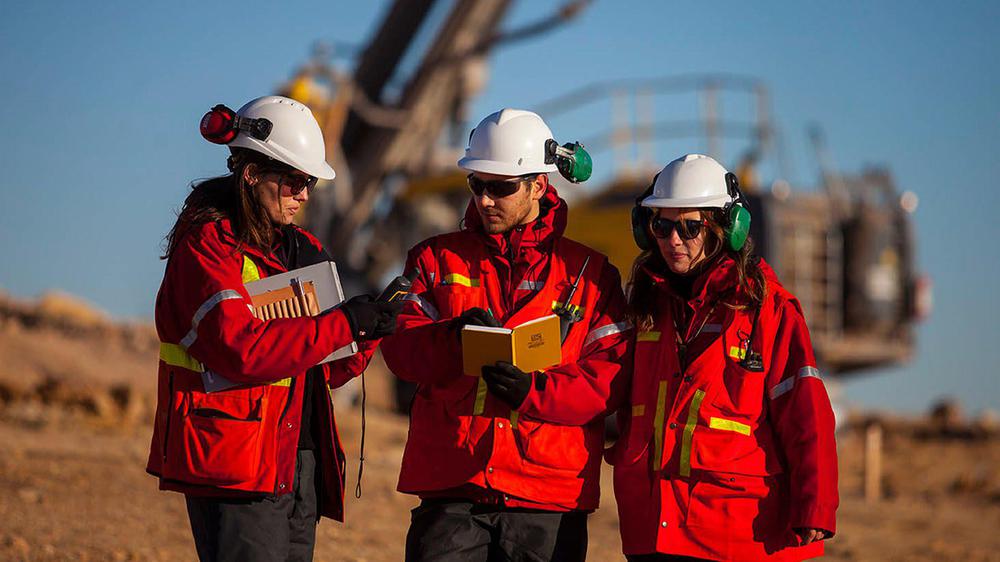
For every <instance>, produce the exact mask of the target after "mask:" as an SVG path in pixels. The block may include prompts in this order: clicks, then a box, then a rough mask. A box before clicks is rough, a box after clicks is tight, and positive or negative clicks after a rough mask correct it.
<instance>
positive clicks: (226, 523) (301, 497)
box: [186, 450, 319, 562]
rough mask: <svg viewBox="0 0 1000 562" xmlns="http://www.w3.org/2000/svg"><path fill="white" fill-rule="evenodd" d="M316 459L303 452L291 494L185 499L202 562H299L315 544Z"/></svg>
mask: <svg viewBox="0 0 1000 562" xmlns="http://www.w3.org/2000/svg"><path fill="white" fill-rule="evenodd" d="M315 474H316V456H315V453H314V452H313V451H309V450H299V452H298V456H297V458H296V463H295V482H294V484H293V486H292V493H290V494H285V495H282V496H268V497H262V498H252V499H243V498H240V499H231V498H202V497H194V496H186V497H187V510H188V518H189V519H190V520H191V531H192V532H193V533H194V543H195V547H196V548H197V550H198V558H199V559H200V560H201V562H279V561H280V562H292V561H295V562H299V561H309V560H312V557H313V547H314V546H315V544H316V523H317V521H318V519H319V516H318V511H317V506H316V477H315Z"/></svg>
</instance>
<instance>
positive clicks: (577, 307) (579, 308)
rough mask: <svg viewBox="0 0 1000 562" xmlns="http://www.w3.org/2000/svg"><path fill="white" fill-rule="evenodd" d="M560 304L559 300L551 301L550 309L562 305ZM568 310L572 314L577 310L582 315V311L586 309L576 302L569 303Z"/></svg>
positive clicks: (555, 308)
mask: <svg viewBox="0 0 1000 562" xmlns="http://www.w3.org/2000/svg"><path fill="white" fill-rule="evenodd" d="M562 305H563V303H561V302H559V301H552V310H557V309H559V308H560V307H562ZM569 311H570V312H572V313H573V314H576V313H577V312H579V313H580V315H581V316H582V315H583V313H584V311H586V309H585V308H583V307H582V306H580V305H578V304H571V305H569Z"/></svg>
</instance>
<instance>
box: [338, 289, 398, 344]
mask: <svg viewBox="0 0 1000 562" xmlns="http://www.w3.org/2000/svg"><path fill="white" fill-rule="evenodd" d="M340 309H341V310H343V311H344V315H345V316H347V322H348V323H350V325H351V333H352V334H354V339H355V341H364V340H377V339H379V338H383V337H385V336H388V335H391V334H393V333H395V331H396V317H397V316H399V312H400V311H401V310H403V301H402V300H401V299H400V300H396V301H393V302H377V301H375V300H374V299H372V297H371V295H358V296H356V297H352V298H351V299H350V300H348V301H347V302H345V303H344V304H342V305H340Z"/></svg>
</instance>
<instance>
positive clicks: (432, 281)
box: [431, 271, 437, 285]
mask: <svg viewBox="0 0 1000 562" xmlns="http://www.w3.org/2000/svg"><path fill="white" fill-rule="evenodd" d="M435 277H437V272H435V271H432V272H431V285H433V284H434V278H435Z"/></svg>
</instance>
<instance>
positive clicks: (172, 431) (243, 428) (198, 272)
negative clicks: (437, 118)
mask: <svg viewBox="0 0 1000 562" xmlns="http://www.w3.org/2000/svg"><path fill="white" fill-rule="evenodd" d="M201 131H202V134H203V135H204V136H205V138H206V139H208V140H210V141H212V142H216V143H218V144H225V145H228V147H229V149H230V156H229V159H228V161H227V165H228V168H229V172H230V173H229V174H227V175H224V176H220V177H217V178H213V179H209V180H206V181H203V182H200V183H198V184H196V185H195V186H194V189H193V191H192V192H191V194H190V195H189V196H188V197H187V200H186V201H185V202H184V206H183V208H182V209H181V212H180V214H179V216H178V218H177V222H176V224H175V225H174V227H173V228H172V229H171V231H170V233H169V234H168V235H167V249H166V255H165V256H164V258H165V259H166V260H167V266H166V271H165V273H164V277H163V283H162V285H161V286H160V291H159V294H158V295H157V299H156V328H157V332H158V333H159V336H160V342H161V343H160V362H159V387H158V394H157V407H156V417H155V420H154V429H153V439H152V445H151V447H150V454H149V462H148V464H147V470H148V471H149V472H150V473H151V474H153V475H155V476H157V477H159V479H160V488H161V489H164V490H173V491H178V492H182V493H184V494H185V496H186V499H187V509H188V515H189V518H190V521H191V528H192V531H193V533H194V538H195V545H196V547H197V551H198V556H199V557H200V558H201V560H203V561H210V560H211V561H214V560H240V561H246V560H260V561H271V560H282V561H284V560H311V559H312V552H313V544H314V542H315V532H316V523H317V522H318V520H319V518H320V516H327V517H332V518H334V519H337V520H343V493H344V454H343V451H342V449H341V446H340V440H339V438H338V436H337V427H336V423H335V421H334V415H333V403H332V401H331V400H330V394H331V392H332V389H334V388H336V387H338V386H340V385H342V384H344V383H345V382H347V381H348V380H349V379H351V378H352V377H355V376H357V375H358V374H360V373H361V372H362V371H363V370H364V369H365V367H366V366H367V364H368V360H369V359H370V358H371V355H372V353H373V351H374V349H375V346H376V345H377V343H378V340H379V338H381V337H382V336H385V335H388V334H390V333H392V332H393V330H394V329H395V319H396V315H397V314H398V313H399V309H400V305H399V304H383V303H377V302H373V301H372V299H371V297H369V296H367V295H363V296H360V297H355V298H353V299H351V300H349V301H347V302H346V303H344V304H343V305H341V306H340V307H338V308H337V309H335V310H333V311H331V312H328V313H326V314H320V315H318V316H300V317H291V316H292V314H283V316H288V317H283V318H275V319H270V320H262V319H258V318H257V317H255V315H254V314H253V313H252V307H251V300H250V296H249V294H248V292H247V290H246V288H245V286H244V285H245V284H246V283H250V282H253V281H256V280H258V279H260V278H263V277H267V276H269V275H274V274H277V273H282V272H285V271H289V270H292V269H297V268H300V267H305V266H308V265H312V264H316V263H319V262H323V261H328V260H329V259H330V257H329V256H328V255H327V254H326V251H325V250H323V247H322V245H321V244H320V243H319V241H318V240H316V238H314V237H313V236H312V235H311V234H309V233H308V232H306V231H305V230H304V229H302V228H300V227H298V226H296V225H295V224H294V223H293V219H294V217H295V215H296V213H297V212H298V211H299V210H300V209H301V208H302V205H304V204H305V203H306V201H308V199H309V190H310V189H312V187H313V186H314V185H315V184H316V182H317V180H318V179H327V180H329V179H333V177H334V171H333V169H332V168H331V167H330V166H329V165H328V164H327V163H326V162H325V160H324V155H325V147H324V143H323V136H322V133H321V131H320V129H319V125H318V124H317V123H316V120H315V118H313V115H312V113H311V112H310V111H309V109H308V108H307V107H305V106H304V105H302V104H301V103H298V102H296V101H294V100H291V99H288V98H283V97H278V96H269V97H263V98H258V99H256V100H253V101H251V102H249V103H248V104H246V105H244V106H243V107H242V108H241V109H240V110H239V111H238V112H233V111H232V110H230V109H228V108H226V107H225V106H221V105H220V106H216V107H215V108H213V109H212V111H210V112H209V113H208V114H206V115H205V117H204V118H203V119H202V123H201ZM352 342H356V343H357V345H358V348H359V351H358V352H356V353H354V354H351V355H348V356H347V357H345V358H342V359H339V360H336V361H332V362H327V363H323V364H322V365H320V366H318V367H317V366H315V365H317V363H319V362H320V361H322V360H324V358H326V357H327V356H329V355H331V354H332V353H333V352H334V351H337V350H342V349H344V348H346V349H347V351H346V352H347V353H349V352H350V349H351V348H350V347H349V346H350V345H351V343H352Z"/></svg>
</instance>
